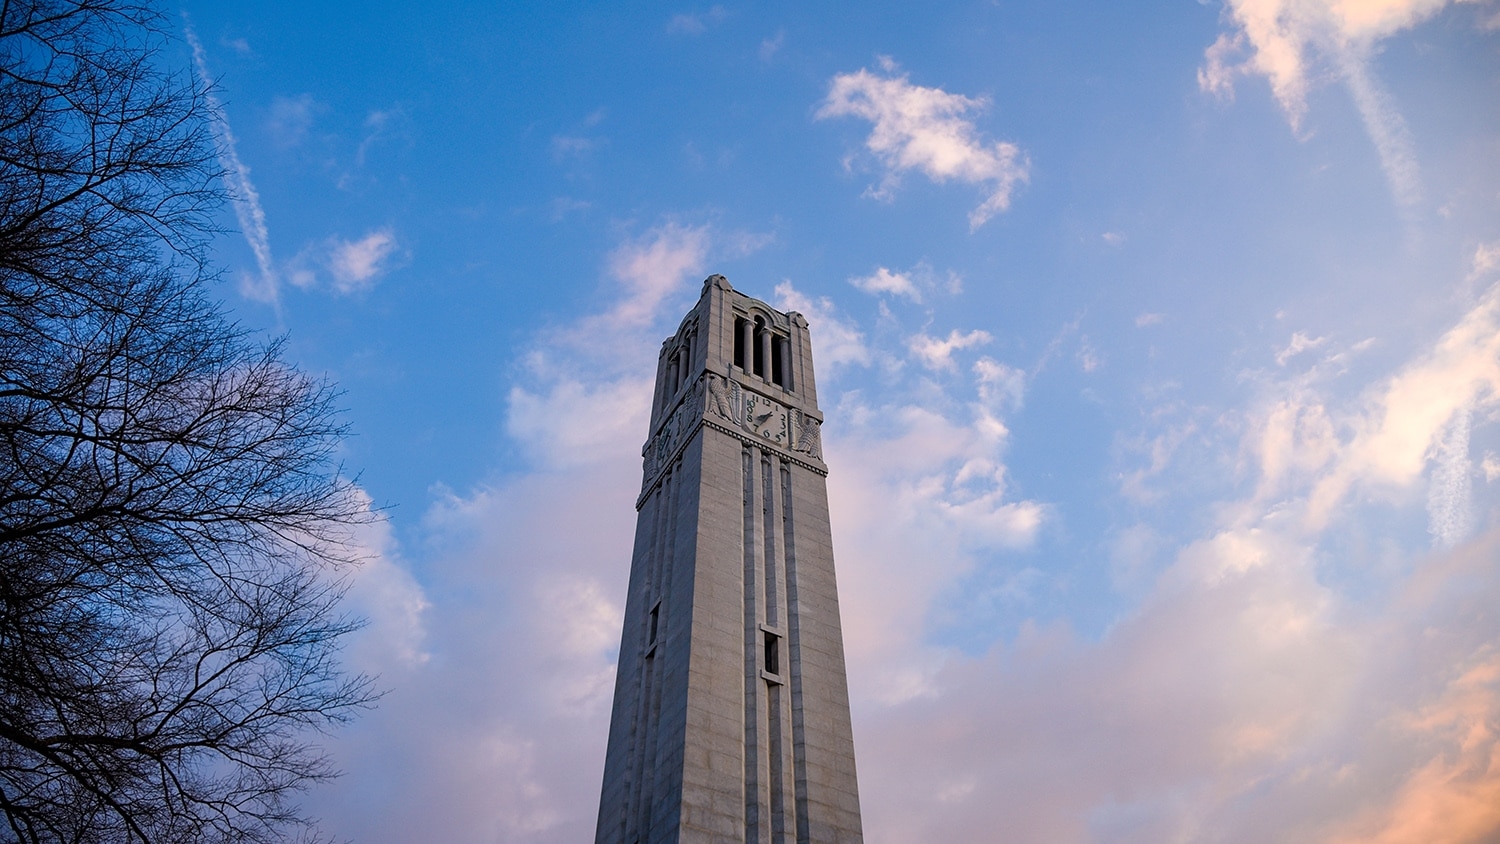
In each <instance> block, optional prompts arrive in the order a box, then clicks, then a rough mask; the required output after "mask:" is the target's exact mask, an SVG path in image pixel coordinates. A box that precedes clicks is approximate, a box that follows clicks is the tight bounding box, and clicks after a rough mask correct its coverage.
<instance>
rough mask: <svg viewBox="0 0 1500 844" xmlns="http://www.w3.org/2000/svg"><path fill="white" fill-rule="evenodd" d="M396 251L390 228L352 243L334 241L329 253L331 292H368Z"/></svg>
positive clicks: (394, 239) (394, 237)
mask: <svg viewBox="0 0 1500 844" xmlns="http://www.w3.org/2000/svg"><path fill="white" fill-rule="evenodd" d="M395 250H396V236H395V235H394V234H392V233H391V230H390V229H377V230H375V231H373V232H370V233H369V234H367V235H365V236H364V237H362V238H360V239H359V240H353V241H350V240H341V239H337V238H335V239H334V240H333V241H332V242H331V243H330V244H329V250H328V271H329V272H330V273H332V274H333V286H334V289H336V290H337V291H338V292H340V293H353V292H355V291H359V290H366V289H368V288H369V287H370V285H371V283H373V282H374V280H375V278H376V277H377V276H379V275H381V274H382V273H384V272H385V271H386V260H387V259H388V258H390V257H391V254H392V253H393V252H395Z"/></svg>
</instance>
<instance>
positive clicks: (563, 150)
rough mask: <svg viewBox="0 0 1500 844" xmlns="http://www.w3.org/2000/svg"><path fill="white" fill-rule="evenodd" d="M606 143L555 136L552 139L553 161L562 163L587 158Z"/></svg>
mask: <svg viewBox="0 0 1500 844" xmlns="http://www.w3.org/2000/svg"><path fill="white" fill-rule="evenodd" d="M605 143H606V141H604V140H603V139H601V138H582V137H576V136H572V135H554V136H553V138H552V160H553V161H557V162H562V161H566V160H567V159H569V158H576V159H582V158H587V157H588V156H589V155H590V154H591V153H593V151H594V150H596V149H598V148H599V147H601V146H603V145H604V144H605Z"/></svg>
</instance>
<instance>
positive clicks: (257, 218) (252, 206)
mask: <svg viewBox="0 0 1500 844" xmlns="http://www.w3.org/2000/svg"><path fill="white" fill-rule="evenodd" d="M185 33H186V36H187V41H188V46H189V47H191V48H192V51H193V64H194V66H195V67H196V68H197V70H198V77H199V79H200V80H201V81H202V84H205V85H207V84H208V80H210V79H212V78H213V77H212V76H210V75H209V73H208V57H207V55H206V54H205V53H204V51H203V44H202V43H201V42H200V41H199V40H198V35H197V33H195V32H194V31H193V27H192V25H191V24H188V25H187V26H186V27H185ZM205 96H206V100H207V102H208V111H209V115H210V117H211V121H212V124H213V132H214V139H215V140H216V141H217V145H218V152H219V161H220V162H221V163H222V164H223V166H224V178H225V180H226V181H227V182H228V186H229V197H230V203H231V204H232V205H233V207H234V215H235V219H237V220H238V221H239V224H240V231H241V233H243V234H244V236H245V242H246V243H248V244H249V246H250V251H251V253H252V254H254V255H255V266H256V269H257V271H258V274H257V275H251V274H249V273H243V274H241V276H240V281H239V290H240V295H242V296H244V297H245V298H247V299H252V300H254V301H257V302H264V303H266V304H269V305H273V306H277V307H279V306H280V303H281V278H280V275H279V273H277V271H276V262H275V260H274V259H273V258H272V257H271V234H270V231H269V230H268V229H267V227H266V212H265V209H264V208H262V207H261V204H260V194H259V193H258V192H257V191H256V190H255V183H254V182H252V181H250V168H249V167H248V166H246V165H245V162H244V161H242V160H240V155H239V152H238V151H237V150H236V149H235V139H234V131H233V130H232V129H230V127H229V118H228V117H227V116H226V115H225V113H224V105H223V103H221V102H219V98H218V97H217V96H215V95H214V93H213V89H212V88H209V89H208V90H207V93H206V95H205Z"/></svg>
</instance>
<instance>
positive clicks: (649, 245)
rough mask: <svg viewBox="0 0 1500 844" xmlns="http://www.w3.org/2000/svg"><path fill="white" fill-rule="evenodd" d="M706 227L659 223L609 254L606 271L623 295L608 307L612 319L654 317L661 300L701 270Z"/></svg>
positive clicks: (706, 246)
mask: <svg viewBox="0 0 1500 844" xmlns="http://www.w3.org/2000/svg"><path fill="white" fill-rule="evenodd" d="M708 249H709V229H708V227H707V226H687V225H683V224H681V223H677V222H667V223H663V224H661V225H659V226H657V227H656V228H654V229H652V230H651V231H649V232H647V233H646V234H645V235H644V236H642V237H640V238H638V239H636V240H633V241H630V242H627V243H625V244H623V245H621V246H619V247H618V248H616V249H615V251H614V252H613V253H611V254H610V256H609V271H610V274H611V275H612V276H614V277H615V278H616V279H618V280H619V281H620V283H621V284H623V285H624V288H625V295H624V297H623V298H622V299H621V300H620V301H619V302H618V303H617V304H616V305H615V307H614V308H613V309H612V310H611V311H610V316H611V318H613V319H618V320H622V321H624V322H627V323H631V324H636V325H639V324H641V323H643V322H647V321H649V320H651V319H654V318H655V317H656V316H657V309H658V308H659V307H660V306H661V303H662V300H663V299H664V298H665V297H666V296H667V295H668V294H670V293H673V292H676V291H678V290H680V289H682V287H683V286H684V285H685V284H686V283H687V280H688V279H689V278H690V277H692V276H696V275H699V274H701V273H702V272H703V271H704V269H703V268H704V266H705V262H706V261H707V259H708Z"/></svg>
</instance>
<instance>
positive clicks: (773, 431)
mask: <svg viewBox="0 0 1500 844" xmlns="http://www.w3.org/2000/svg"><path fill="white" fill-rule="evenodd" d="M745 424H746V425H747V427H749V428H750V431H751V432H752V433H755V434H758V435H760V436H761V437H763V438H765V439H767V440H770V441H771V442H775V443H785V442H786V438H787V418H786V408H784V407H782V406H781V405H779V404H777V403H776V402H773V401H771V400H770V399H766V398H762V397H760V396H757V395H749V396H746V397H745Z"/></svg>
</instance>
